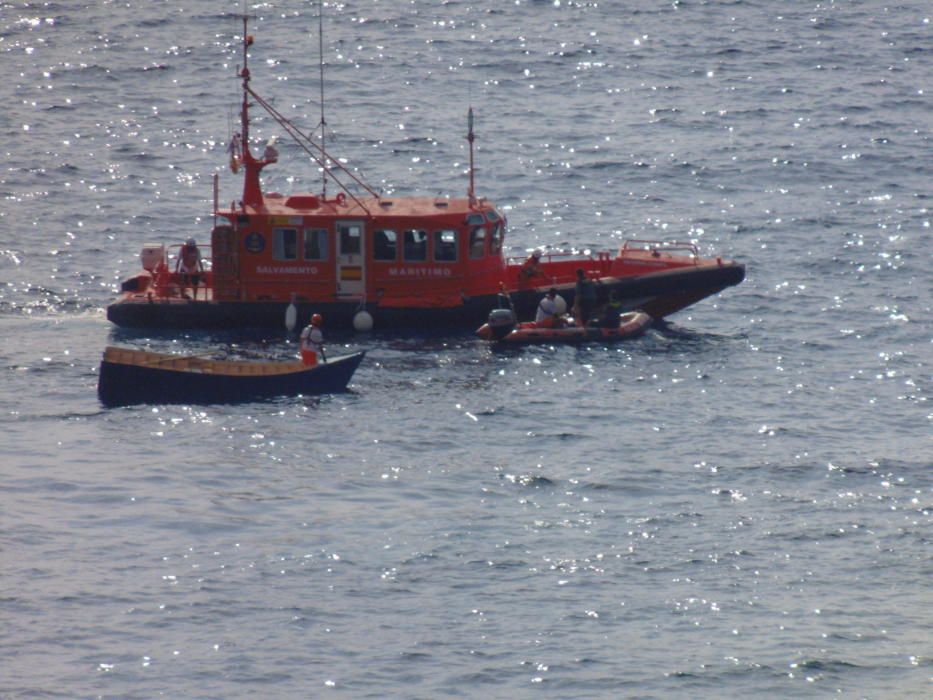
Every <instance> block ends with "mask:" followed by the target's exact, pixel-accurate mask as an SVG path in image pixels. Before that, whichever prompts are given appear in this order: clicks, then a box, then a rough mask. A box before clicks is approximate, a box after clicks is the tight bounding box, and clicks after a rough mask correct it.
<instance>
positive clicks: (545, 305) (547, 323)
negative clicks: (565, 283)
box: [535, 287, 559, 328]
mask: <svg viewBox="0 0 933 700" xmlns="http://www.w3.org/2000/svg"><path fill="white" fill-rule="evenodd" d="M558 319H559V315H558V313H557V290H556V289H555V288H554V287H551V288H550V289H549V290H548V291H547V294H546V295H545V296H544V298H543V299H542V300H541V301H540V302H539V303H538V313H537V314H536V315H535V323H536V324H537V325H538V326H540V327H541V328H554V327H555V326H556V325H557V322H558Z"/></svg>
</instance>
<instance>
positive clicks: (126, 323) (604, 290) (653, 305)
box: [107, 263, 745, 330]
mask: <svg viewBox="0 0 933 700" xmlns="http://www.w3.org/2000/svg"><path fill="white" fill-rule="evenodd" d="M744 278H745V266H744V265H741V264H739V263H725V264H723V265H718V266H701V267H688V268H678V269H675V270H665V271H661V272H653V273H649V274H644V275H636V276H632V277H624V278H604V279H603V280H601V281H599V283H598V284H597V285H596V289H597V293H598V295H599V299H598V301H599V302H600V303H603V302H605V301H606V300H607V298H608V296H609V291H610V290H614V291H615V292H616V296H617V298H618V299H619V300H620V301H621V302H622V309H623V311H633V310H636V309H639V310H642V311H645V312H646V313H648V314H649V315H651V316H652V318H654V319H662V318H664V317H666V316H668V315H670V314H672V313H675V312H677V311H680V310H681V309H684V308H686V307H688V306H690V305H692V304H694V303H696V302H697V301H700V300H701V299H704V298H706V297H708V296H712V295H713V294H717V293H719V292H721V291H722V290H723V289H726V288H727V287H731V286H734V285H737V284H739V283H740V282H741V281H742V280H743V279H744ZM557 289H558V292H559V294H560V295H561V296H562V297H563V298H564V299H565V300H566V302H567V304H568V306H571V305H572V304H573V301H574V299H573V297H574V288H573V285H558V287H557ZM546 290H547V287H546V286H540V287H529V288H525V289H517V290H509V295H510V297H511V301H512V304H513V306H514V308H515V311H516V313H517V314H518V316H519V318H522V317H525V318H527V317H529V316H534V313H535V310H536V308H537V306H538V303H539V302H540V300H541V297H542V295H543V294H544V292H545V291H546ZM461 301H462V303H461V304H458V305H457V306H443V307H437V306H433V307H432V306H404V305H399V306H389V305H387V304H385V303H381V302H380V300H375V301H373V302H370V303H367V304H366V305H365V310H366V311H367V312H368V313H369V314H370V315H371V316H372V318H373V324H374V325H373V327H374V329H376V330H390V329H391V330H401V329H421V330H423V329H426V328H438V329H441V328H443V329H457V328H459V329H461V330H466V329H471V330H472V329H473V328H475V327H476V325H477V324H480V323H483V322H484V321H485V319H486V317H487V315H488V314H489V310H490V309H491V308H494V307H496V306H497V305H498V304H499V301H500V298H499V296H498V295H497V294H486V295H479V296H472V297H468V296H464V297H463V298H462V300H461ZM287 306H288V302H282V301H200V300H194V301H191V300H186V299H170V300H159V299H155V300H151V301H150V300H148V299H147V298H146V297H145V296H143V295H135V296H134V295H132V294H128V295H127V296H125V297H124V298H123V299H121V300H118V301H116V302H114V303H113V304H111V305H110V306H108V307H107V319H108V320H109V321H110V322H112V323H114V324H115V325H117V326H121V327H126V328H149V329H159V328H164V329H169V328H172V329H175V328H178V329H238V328H281V327H282V326H283V323H284V318H285V310H286V308H287ZM297 307H298V324H299V326H303V325H305V324H306V323H307V322H308V319H309V318H310V316H311V314H312V313H319V314H322V315H323V316H324V318H325V323H326V325H327V327H328V328H330V329H334V330H341V329H352V328H353V319H354V317H355V316H356V314H357V313H358V312H359V311H360V309H361V305H360V302H359V301H358V300H352V301H326V302H325V301H321V302H308V301H299V302H298V303H297Z"/></svg>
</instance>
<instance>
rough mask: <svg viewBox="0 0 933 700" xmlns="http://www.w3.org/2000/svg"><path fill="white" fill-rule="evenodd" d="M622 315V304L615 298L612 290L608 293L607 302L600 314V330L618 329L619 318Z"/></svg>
mask: <svg viewBox="0 0 933 700" xmlns="http://www.w3.org/2000/svg"><path fill="white" fill-rule="evenodd" d="M621 315H622V302H621V301H619V298H618V297H617V296H616V292H615V290H614V289H613V290H612V291H610V292H609V301H607V302H606V305H605V306H604V307H603V311H602V314H600V317H599V326H600V328H618V327H619V317H620V316H621Z"/></svg>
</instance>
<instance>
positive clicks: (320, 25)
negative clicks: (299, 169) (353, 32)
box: [317, 0, 327, 200]
mask: <svg viewBox="0 0 933 700" xmlns="http://www.w3.org/2000/svg"><path fill="white" fill-rule="evenodd" d="M317 6H318V13H317V45H318V65H319V66H320V68H321V124H320V127H321V151H322V153H323V154H324V166H325V167H324V168H323V169H322V171H321V176H322V178H323V180H324V182H323V185H322V192H321V196H322V198H323V199H325V200H326V199H327V151H326V150H325V149H326V146H327V144H326V142H325V138H326V132H327V121H326V120H325V119H324V0H318V4H317Z"/></svg>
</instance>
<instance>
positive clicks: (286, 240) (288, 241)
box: [272, 228, 298, 260]
mask: <svg viewBox="0 0 933 700" xmlns="http://www.w3.org/2000/svg"><path fill="white" fill-rule="evenodd" d="M272 257H273V258H275V259H276V260H297V259H298V229H296V228H274V229H272Z"/></svg>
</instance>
